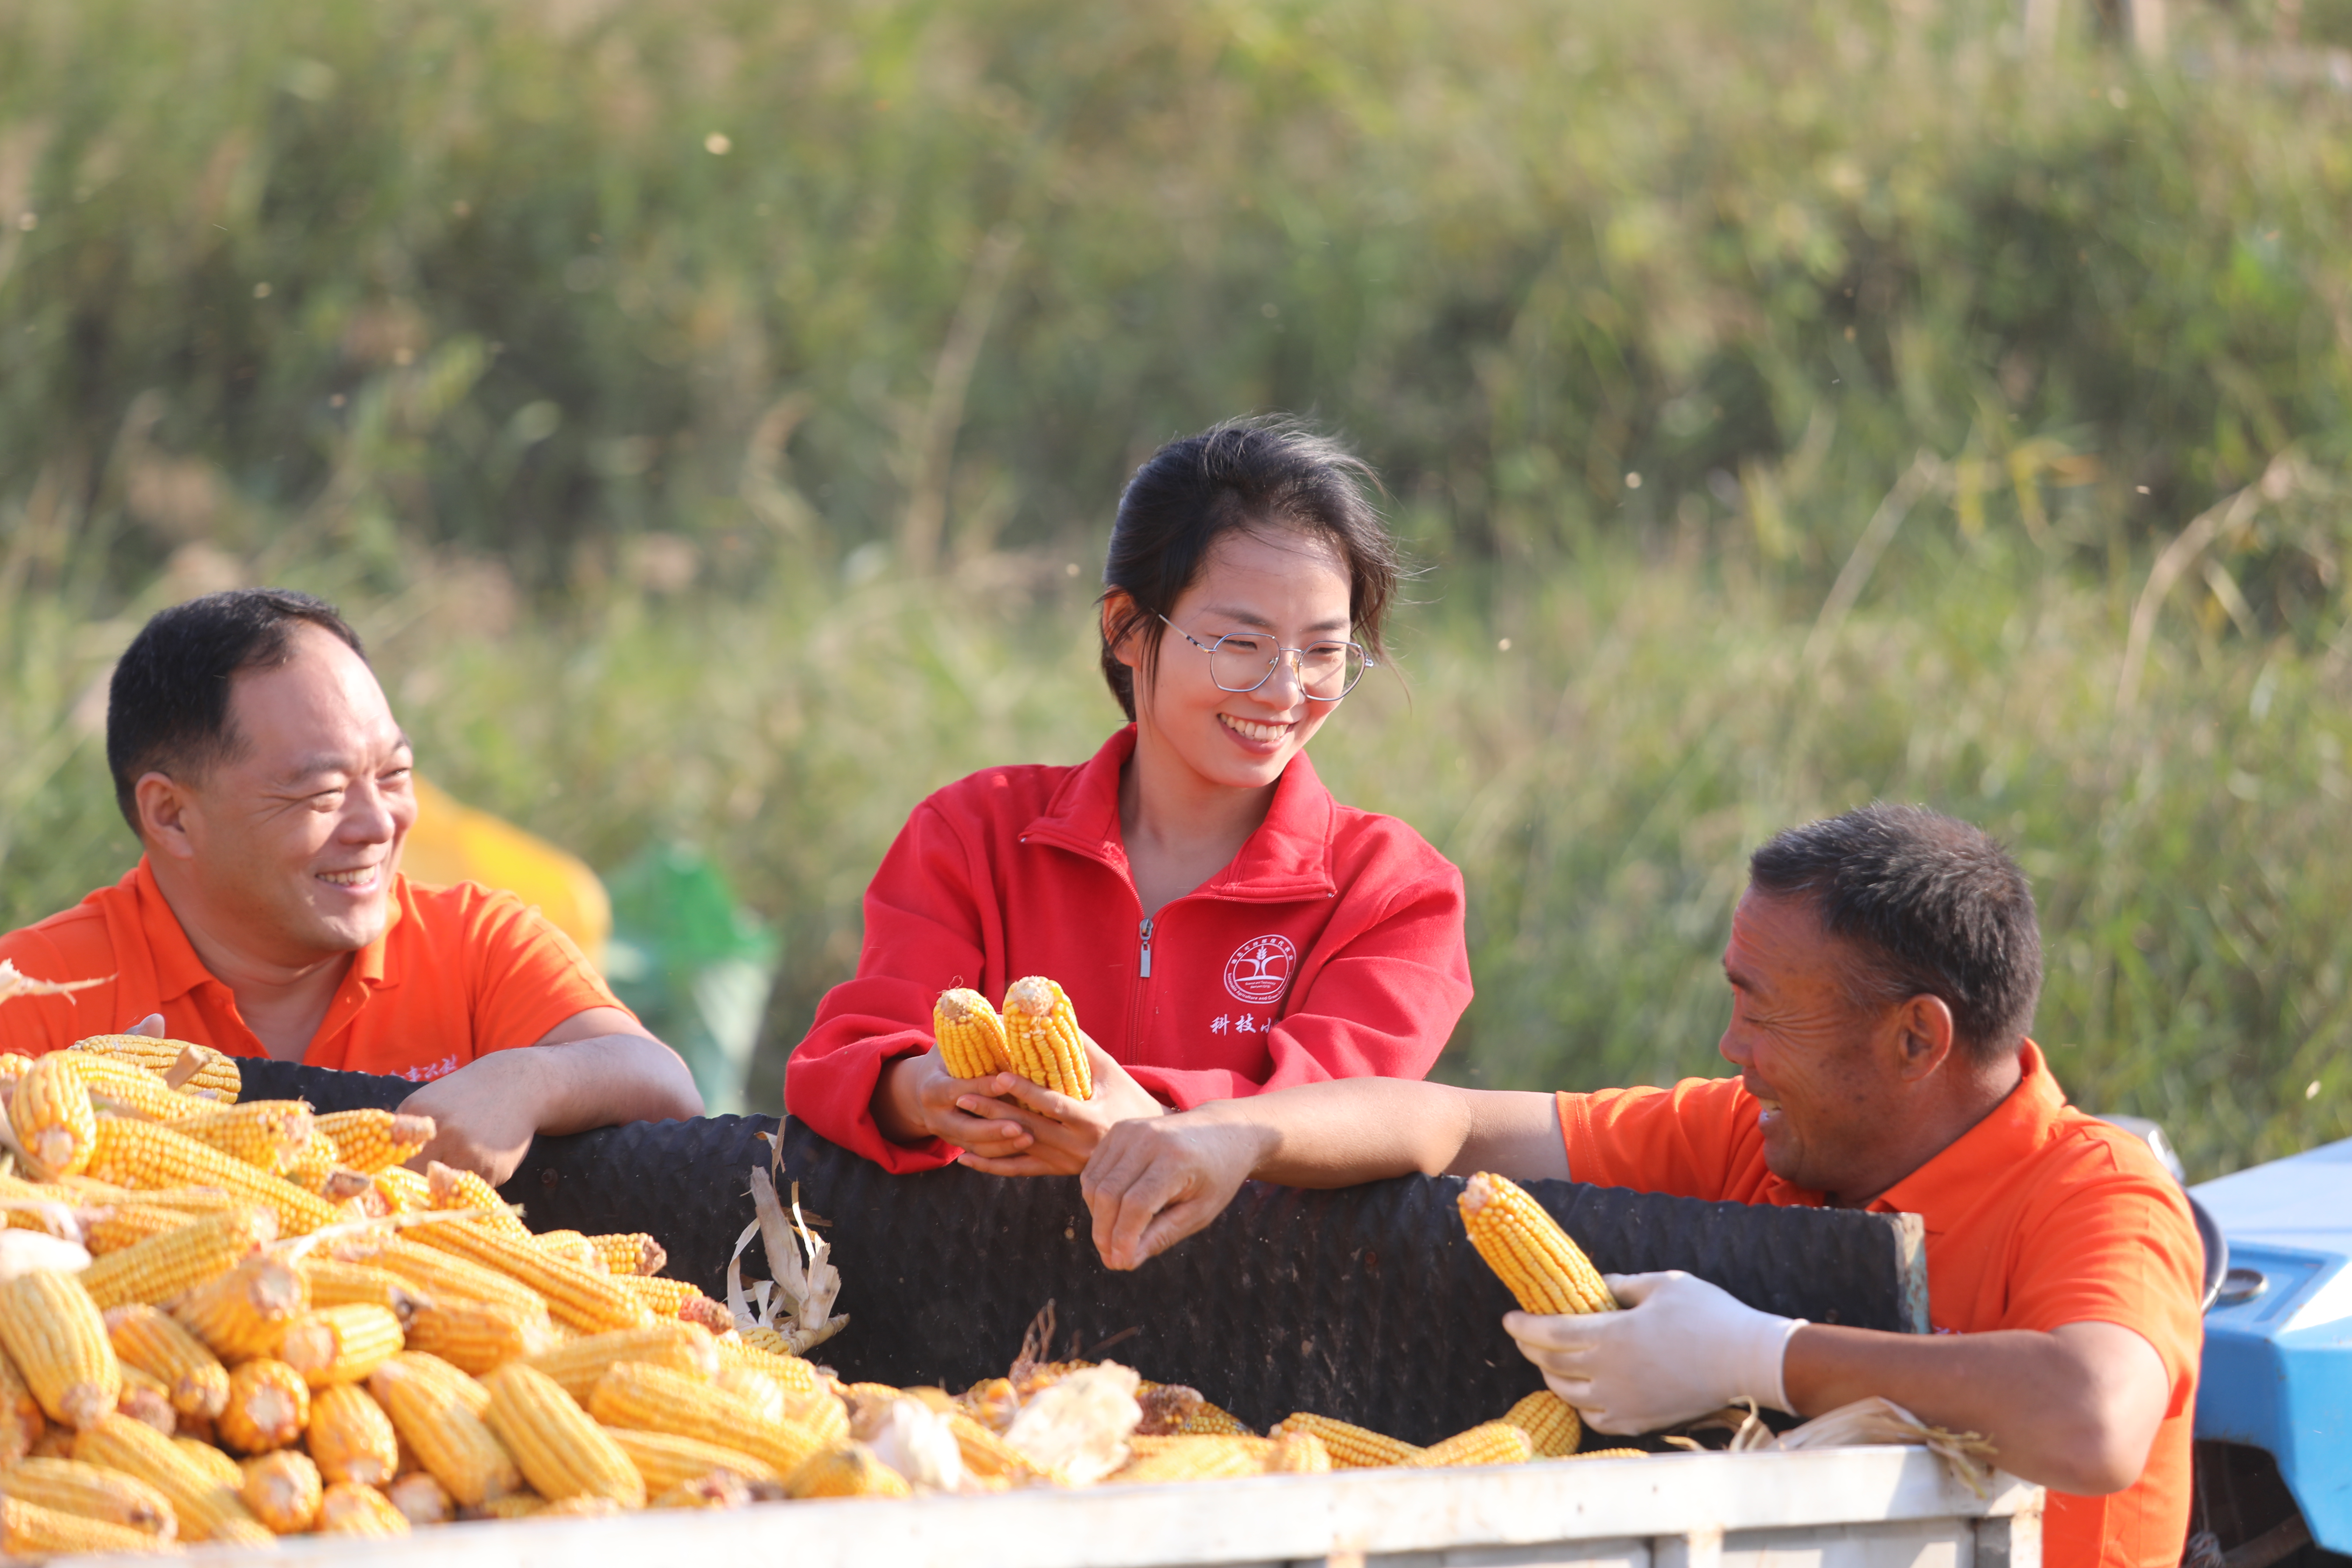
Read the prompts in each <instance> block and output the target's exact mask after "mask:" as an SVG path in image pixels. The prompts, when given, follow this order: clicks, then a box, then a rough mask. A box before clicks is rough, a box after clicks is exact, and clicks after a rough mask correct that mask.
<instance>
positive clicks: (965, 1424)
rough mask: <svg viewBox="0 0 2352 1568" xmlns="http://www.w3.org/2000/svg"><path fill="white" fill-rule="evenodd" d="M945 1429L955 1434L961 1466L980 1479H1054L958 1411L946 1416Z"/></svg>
mask: <svg viewBox="0 0 2352 1568" xmlns="http://www.w3.org/2000/svg"><path fill="white" fill-rule="evenodd" d="M948 1430H949V1431H950V1432H952V1433H954V1434H955V1440H956V1447H957V1449H958V1450H959V1451H960V1452H961V1454H962V1456H963V1468H965V1469H967V1470H970V1471H971V1473H972V1474H973V1475H975V1476H978V1477H980V1478H981V1479H983V1480H1002V1481H1006V1482H1009V1483H1011V1484H1013V1485H1015V1486H1022V1485H1026V1484H1027V1483H1029V1482H1031V1481H1044V1480H1051V1479H1054V1478H1053V1477H1052V1475H1051V1474H1050V1473H1048V1472H1047V1471H1046V1470H1045V1469H1044V1468H1040V1467H1039V1466H1037V1465H1034V1464H1033V1463H1031V1462H1030V1460H1029V1459H1028V1458H1027V1457H1026V1456H1024V1454H1022V1453H1021V1452H1020V1451H1019V1450H1018V1449H1016V1448H1014V1447H1013V1445H1011V1444H1010V1443H1007V1442H1006V1441H1005V1440H1004V1439H1003V1437H1000V1436H997V1435H996V1434H995V1433H994V1432H992V1431H990V1430H989V1429H988V1428H987V1427H985V1426H982V1425H981V1424H980V1423H979V1422H977V1421H975V1420H973V1419H972V1418H971V1416H969V1415H962V1414H961V1413H959V1414H956V1415H950V1416H949V1417H948Z"/></svg>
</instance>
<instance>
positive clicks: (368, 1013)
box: [0, 858, 621, 1083]
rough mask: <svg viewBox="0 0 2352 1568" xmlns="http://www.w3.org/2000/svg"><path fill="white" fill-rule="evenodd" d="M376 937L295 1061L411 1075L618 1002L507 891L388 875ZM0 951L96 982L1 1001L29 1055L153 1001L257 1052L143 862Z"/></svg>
mask: <svg viewBox="0 0 2352 1568" xmlns="http://www.w3.org/2000/svg"><path fill="white" fill-rule="evenodd" d="M386 915H387V923H386V924H385V927H384V931H383V935H382V936H379V937H378V938H376V940H375V941H373V942H370V943H369V944H368V945H367V946H365V947H363V948H362V949H360V951H359V952H357V953H356V954H354V955H353V958H352V966H351V969H350V971H349V972H348V973H345V974H344V976H343V981H342V984H341V985H340V986H339V987H337V989H336V991H335V995H334V1000H333V1001H332V1002H331V1003H329V1004H328V1006H327V1016H326V1018H325V1019H324V1020H323V1021H322V1022H321V1023H320V1025H319V1030H318V1033H317V1034H315V1035H313V1036H312V1037H310V1049H309V1050H307V1051H306V1052H304V1053H303V1057H302V1059H303V1061H304V1062H306V1063H308V1064H309V1065H310V1066H311V1067H321V1068H341V1069H343V1070H345V1071H349V1072H373V1073H396V1074H398V1075H399V1076H401V1077H403V1078H405V1079H411V1080H413V1081H415V1082H417V1083H425V1082H428V1081H430V1080H431V1079H436V1078H439V1077H440V1076H441V1075H442V1074H444V1073H448V1072H455V1071H456V1070H457V1068H461V1067H464V1066H465V1065H466V1064H467V1062H470V1061H472V1060H474V1059H475V1058H478V1057H480V1056H483V1055H485V1054H486V1053H488V1052H490V1051H498V1050H505V1049H507V1048H508V1047H513V1046H528V1045H531V1044H533V1043H535V1042H536V1041H538V1040H539V1038H540V1037H541V1036H543V1035H545V1034H546V1033H547V1032H548V1031H549V1030H550V1029H552V1028H554V1027H555V1026H557V1025H558V1024H561V1023H562V1022H563V1021H564V1020H565V1019H566V1018H569V1017H571V1016H573V1015H574V1014H577V1013H583V1012H585V1011H586V1010H587V1009H589V1008H591V1007H617V1006H619V1005H621V1004H620V1003H619V1002H618V1001H617V1000H616V999H615V998H614V995H613V993H612V991H611V989H610V988H609V987H607V986H606V985H605V984H604V979H603V977H601V976H600V975H598V974H597V973H596V971H595V968H594V966H593V965H592V964H590V963H589V962H588V960H587V958H586V957H585V956H583V954H582V952H581V951H580V950H579V948H577V947H575V946H573V945H572V939H571V938H570V937H567V936H565V935H564V934H563V933H562V931H558V930H556V929H555V927H554V926H553V925H551V924H550V923H549V922H548V921H546V920H545V919H544V918H542V917H541V914H540V912H539V911H538V910H536V909H533V908H531V907H530V906H529V905H526V904H525V903H524V902H523V901H522V900H520V899H518V898H517V897H515V896H514V895H513V894H512V893H494V892H491V891H490V890H488V889H485V888H482V887H480V886H478V885H477V884H475V883H472V882H459V883H457V885H456V886H454V887H448V888H421V887H418V886H416V885H415V883H413V882H411V881H409V879H407V878H405V877H402V876H394V878H393V880H392V897H391V900H390V904H389V907H388V909H387V910H386ZM0 958H5V959H13V960H15V961H16V967H17V968H18V969H19V970H21V971H23V972H24V973H26V974H28V975H31V976H33V977H34V978H35V979H38V980H90V979H96V978H97V977H99V976H100V975H112V976H113V979H112V980H111V981H110V983H108V984H104V985H93V986H91V987H90V988H89V990H87V991H81V992H77V993H75V994H71V995H68V996H42V997H19V998H17V999H16V1001H13V1002H11V1003H9V1004H8V1005H6V1006H5V1007H0V1051H16V1052H20V1053H22V1054H23V1055H26V1056H35V1057H37V1056H39V1055H41V1054H42V1053H43V1052H44V1051H53V1050H56V1049H58V1048H59V1047H63V1046H69V1045H71V1044H72V1043H73V1042H74V1041H76V1040H79V1039H81V1038H83V1037H87V1036H89V1035H104V1034H115V1033H119V1032H121V1030H123V1029H127V1028H129V1027H130V1026H131V1025H133V1024H135V1023H137V1022H138V1021H139V1020H140V1019H142V1018H143V1017H145V1016H147V1015H149V1014H150V1013H161V1014H162V1015H163V1032H164V1033H165V1034H166V1035H168V1036H169V1037H171V1038H173V1039H175V1040H188V1041H192V1042H194V1044H197V1045H201V1046H210V1047H213V1048H214V1049H215V1050H220V1051H226V1052H227V1053H228V1054H229V1055H231V1056H237V1057H260V1056H267V1055H268V1052H267V1051H266V1050H264V1049H263V1048H262V1045H261V1041H260V1040H259V1039H258V1038H257V1037H255V1035H254V1033H253V1031H252V1030H251V1029H249V1028H247V1027H246V1024H245V1020H244V1019H243V1018H242V1017H240V1016H238V1014H237V1010H236V997H235V996H234V995H232V994H230V992H229V988H228V987H227V986H226V985H225V984H222V983H221V982H220V981H218V980H215V978H213V974H212V972H211V971H210V970H208V969H206V968H205V966H204V963H203V961H202V960H200V959H199V958H197V956H196V950H195V949H194V947H193V946H192V945H190V943H189V942H188V937H187V933H186V932H185V931H182V930H181V929H180V922H179V920H178V918H177V917H175V916H174V915H173V913H172V908H171V906H170V905H169V904H167V903H165V902H164V901H163V890H162V889H159V888H158V887H156V885H155V878H154V874H153V873H152V872H151V871H150V870H149V869H148V868H147V862H146V860H145V858H141V860H140V862H139V864H138V865H137V866H136V867H134V868H132V869H131V872H130V874H129V875H127V876H125V877H124V878H123V879H122V880H121V881H120V882H117V883H116V884H115V885H114V886H112V887H110V888H100V889H99V890H98V891H96V892H94V893H92V894H90V895H89V897H88V898H86V899H84V900H82V901H81V902H80V903H79V904H76V905H75V906H74V907H73V908H72V909H69V910H66V911H64V912H63V913H62V914H55V915H51V916H50V917H49V918H48V919H47V920H45V921H41V922H40V923H39V924H38V925H32V926H26V928H25V929H24V930H22V931H10V932H9V933H8V934H7V935H5V936H0Z"/></svg>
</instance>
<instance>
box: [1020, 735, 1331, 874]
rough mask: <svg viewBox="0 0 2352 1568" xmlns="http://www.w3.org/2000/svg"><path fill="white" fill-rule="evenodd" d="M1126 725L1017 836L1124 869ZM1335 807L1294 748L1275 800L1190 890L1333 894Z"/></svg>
mask: <svg viewBox="0 0 2352 1568" xmlns="http://www.w3.org/2000/svg"><path fill="white" fill-rule="evenodd" d="M1135 740H1136V727H1135V726H1134V725H1133V724H1129V725H1127V726H1125V727H1124V728H1122V729H1120V730H1118V731H1117V732H1115V733H1114V734H1112V736H1111V737H1110V739H1109V740H1108V741H1105V742H1103V744H1102V749H1101V750H1100V751H1098V752H1096V753H1095V754H1094V756H1093V757H1091V758H1090V759H1088V760H1087V762H1086V763H1083V764H1082V765H1080V766H1078V767H1076V768H1074V769H1072V770H1071V771H1070V773H1069V774H1068V775H1067V776H1066V777H1065V778H1064V779H1063V780H1062V782H1061V784H1060V785H1059V786H1058V787H1056V788H1055V791H1054V794H1053V797H1052V798H1051V799H1050V800H1048V801H1047V802H1046V803H1045V810H1044V811H1042V812H1040V813H1039V814H1038V815H1037V817H1036V819H1035V820H1034V821H1033V822H1031V823H1030V825H1029V827H1028V830H1027V832H1026V833H1025V834H1024V835H1023V837H1028V838H1035V839H1038V840H1041V841H1043V842H1045V843H1048V844H1056V845H1059V846H1061V847H1064V848H1066V849H1072V850H1075V851H1076V852H1077V853H1078V854H1081V855H1085V856H1087V857H1089V858H1093V859H1096V860H1099V861H1101V862H1102V863H1103V864H1105V865H1107V866H1109V867H1112V868H1115V869H1117V870H1118V871H1119V872H1121V873H1123V874H1124V873H1127V872H1128V869H1129V868H1128V860H1127V841H1126V839H1125V837H1123V836H1122V835H1121V833H1120V831H1119V823H1118V776H1119V772H1120V770H1121V769H1123V768H1124V767H1126V765H1127V760H1128V759H1129V757H1131V756H1133V755H1134V754H1135ZM1335 816H1336V811H1335V808H1334V806H1333V805H1332V801H1331V792H1330V791H1328V790H1327V789H1325V788H1324V787H1323V781H1322V780H1321V779H1320V778H1318V776H1316V773H1315V764H1314V763H1310V762H1308V761H1307V753H1306V752H1299V753H1298V754H1297V756H1295V757H1293V758H1291V759H1290V763H1289V765H1288V766H1286V767H1285V768H1284V769H1283V770H1282V777H1281V778H1279V779H1277V780H1276V781H1275V786H1274V801H1273V804H1272V805H1269V806H1268V807H1267V808H1266V813H1265V821H1264V822H1261V823H1259V824H1258V826H1257V830H1256V831H1255V832H1254V833H1252V834H1251V835H1250V836H1249V837H1248V839H1247V840H1246V841H1244V843H1243V845H1242V847H1241V852H1240V853H1239V854H1237V855H1235V856H1234V858H1233V863H1232V864H1231V865H1229V866H1227V867H1226V868H1224V869H1223V870H1222V871H1220V872H1218V873H1217V874H1216V875H1215V876H1213V877H1212V878H1210V879H1208V880H1207V881H1205V882H1203V883H1202V884H1201V886H1200V887H1199V888H1198V889H1195V891H1196V892H1198V893H1200V894H1204V895H1207V896H1209V897H1212V898H1223V899H1234V900H1242V901H1245V902H1262V903H1273V902H1278V901H1283V900H1291V899H1304V898H1317V899H1324V898H1330V897H1332V896H1333V895H1334V894H1335V893H1337V891H1338V890H1339V884H1338V883H1337V882H1336V881H1334V880H1333V879H1332V876H1331V835H1332V831H1333V824H1334V819H1335Z"/></svg>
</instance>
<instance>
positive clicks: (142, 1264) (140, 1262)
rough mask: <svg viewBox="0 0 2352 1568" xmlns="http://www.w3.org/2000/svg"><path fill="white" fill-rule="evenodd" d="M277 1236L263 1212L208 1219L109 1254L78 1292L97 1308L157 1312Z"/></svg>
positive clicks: (245, 1211) (232, 1211)
mask: <svg viewBox="0 0 2352 1568" xmlns="http://www.w3.org/2000/svg"><path fill="white" fill-rule="evenodd" d="M109 1125H111V1123H109ZM277 1235H278V1221H277V1217H276V1215H273V1214H272V1213H271V1212H270V1211H269V1210H268V1209H266V1208H236V1209H228V1210H226V1211H224V1212H222V1213H220V1214H215V1215H205V1217H204V1218H202V1219H197V1220H192V1221H190V1222H189V1223H188V1224H186V1225H183V1226H174V1227H173V1228H172V1229H170V1230H166V1231H163V1232H162V1233H161V1234H159V1235H156V1236H151V1237H148V1238H147V1239H146V1240H144V1241H142V1242H137V1243H134V1244H133V1245H131V1246H130V1247H124V1248H122V1249H121V1251H120V1252H110V1253H108V1254H107V1255H106V1256H105V1257H103V1258H99V1259H98V1260H97V1261H96V1262H94V1263H92V1264H91V1265H90V1266H89V1268H85V1269H83V1270H82V1274H81V1282H82V1288H83V1289H86V1290H88V1291H89V1296H90V1300H93V1301H96V1302H97V1303H98V1304H99V1305H100V1307H121V1306H125V1305H128V1304H129V1303H131V1302H133V1301H145V1302H148V1303H150V1304H152V1305H156V1306H161V1305H163V1304H165V1303H167V1302H171V1301H175V1300H179V1299H180V1298H181V1297H182V1296H184V1295H186V1294H187V1293H188V1292H189V1291H191V1290H194V1289H198V1288H200V1287H202V1286H205V1285H207V1284H209V1283H211V1282H212V1281H214V1280H215V1279H219V1278H220V1277H221V1276H222V1275H224V1274H226V1273H227V1272H228V1271H229V1270H230V1269H231V1268H235V1267H236V1266H237V1265H238V1264H239V1263H241V1262H243V1261H244V1260H245V1259H247V1258H250V1257H252V1256H253V1255H254V1254H255V1253H256V1252H257V1251H258V1250H260V1249H261V1248H262V1247H266V1246H268V1244H269V1243H270V1242H271V1241H272V1240H274V1239H275V1238H276V1237H277Z"/></svg>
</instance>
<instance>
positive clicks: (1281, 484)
mask: <svg viewBox="0 0 2352 1568" xmlns="http://www.w3.org/2000/svg"><path fill="white" fill-rule="evenodd" d="M1379 488H1380V478H1379V476H1378V475H1376V474H1374V473H1373V472H1372V469H1371V465H1370V464H1369V463H1367V462H1365V461H1364V460H1363V459H1362V458H1359V457H1357V456H1356V455H1355V454H1354V453H1353V452H1350V451H1349V450H1348V448H1347V447H1343V446H1341V445H1340V444H1339V442H1337V441H1335V440H1333V439H1331V437H1328V436H1319V435H1317V434H1316V433H1315V432H1314V431H1312V430H1309V429H1307V427H1306V426H1303V425H1301V424H1299V423H1298V422H1297V420H1294V419H1290V418H1287V417H1281V416H1267V417H1260V418H1250V419H1228V420H1226V421H1225V422H1224V423H1223V424H1221V425H1213V426H1210V427H1209V428H1208V429H1206V430H1203V431H1202V432H1201V433H1200V434H1199V435H1197V436H1187V437H1184V438H1183V439H1181V440H1179V441H1171V442H1169V443H1168V445H1166V446H1165V447H1160V450H1158V451H1157V452H1154V453H1152V454H1151V456H1150V458H1148V459H1146V460H1145V462H1144V464H1143V466H1142V467H1141V468H1138V469H1136V470H1135V475H1134V477H1133V478H1132V479H1129V480H1128V481H1127V489H1125V490H1124V491H1123V492H1121V493H1120V495H1119V498H1118V519H1117V520H1116V521H1113V522H1112V523H1111V525H1110V553H1109V556H1108V559H1107V560H1106V561H1105V562H1104V563H1103V587H1104V589H1105V590H1106V592H1105V594H1104V599H1105V600H1108V597H1109V596H1110V594H1111V593H1114V592H1116V593H1123V594H1125V595H1127V609H1126V610H1125V612H1124V613H1123V614H1121V615H1119V616H1117V617H1116V618H1115V619H1114V620H1113V621H1112V623H1111V624H1109V625H1108V626H1105V627H1104V628H1103V639H1102V671H1103V679H1105V680H1107V681H1108V682H1109V683H1110V690H1111V695H1112V696H1114V697H1116V698H1118V705H1119V707H1120V708H1121V709H1123V710H1126V713H1127V716H1128V717H1129V719H1133V718H1134V717H1135V672H1134V671H1133V670H1131V669H1129V668H1128V667H1127V666H1125V665H1123V664H1121V663H1120V662H1119V661H1118V654H1117V652H1116V651H1115V650H1116V649H1117V648H1118V645H1119V644H1121V643H1122V642H1125V641H1126V640H1127V638H1128V637H1129V636H1130V635H1133V634H1136V633H1140V634H1141V635H1142V638H1143V650H1144V660H1143V662H1144V665H1145V667H1146V668H1149V667H1150V664H1151V662H1152V661H1153V660H1154V659H1156V658H1158V657H1159V654H1160V638H1161V637H1162V636H1163V635H1164V634H1165V633H1166V631H1167V625H1166V623H1165V622H1163V621H1161V620H1160V616H1164V615H1166V614H1168V613H1169V612H1170V611H1171V609H1173V608H1174V607H1175V604H1176V601H1177V600H1178V599H1179V598H1181V597H1182V596H1183V593H1184V590H1185V589H1187V588H1189V587H1191V586H1192V580H1193V579H1194V578H1196V577H1198V576H1199V575H1200V574H1201V568H1202V565H1204V564H1205V563H1207V561H1208V558H1209V550H1210V547H1211V546H1213V545H1214V544H1215V543H1216V542H1217V541H1218V540H1219V539H1221V538H1223V536H1224V535H1226V534H1228V533H1232V532H1234V531H1255V532H1275V531H1282V530H1291V529H1295V530H1299V531H1305V532H1307V533H1310V534H1313V535H1315V536H1317V537H1318V538H1320V539H1322V540H1325V541H1327V542H1329V544H1330V545H1331V547H1332V548H1333V549H1334V550H1336V551H1338V552H1339V557H1340V559H1341V560H1343V561H1345V562H1346V563H1347V566H1348V618H1349V621H1350V622H1351V623H1352V624H1353V626H1354V627H1355V636H1356V640H1357V641H1358V642H1360V643H1361V644H1362V645H1363V646H1364V647H1365V648H1366V650H1367V651H1369V652H1370V654H1371V655H1372V656H1373V657H1374V658H1382V657H1384V656H1385V654H1386V652H1387V649H1386V648H1385V647H1383V646H1382V645H1381V621H1382V620H1383V619H1384V618H1385V617H1386V616H1387V614H1388V607H1389V599H1390V597H1391V595H1393V594H1394V593H1395V592H1396V580H1397V570H1398V563H1397V548H1396V542H1395V541H1394V540H1392V539H1391V538H1390V537H1389V531H1388V527H1387V525H1386V524H1385V523H1383V522H1382V521H1381V514H1380V513H1379V512H1378V511H1377V510H1374V509H1373V506H1372V503H1371V501H1370V499H1369V498H1368V497H1367V495H1366V493H1365V492H1366V491H1367V490H1368V489H1371V490H1377V489H1379Z"/></svg>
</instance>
